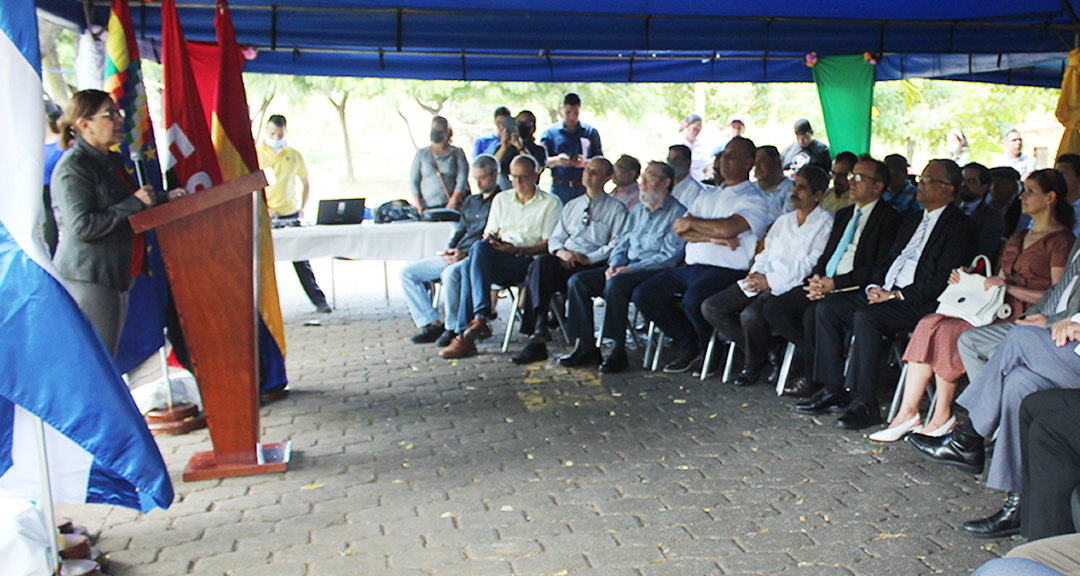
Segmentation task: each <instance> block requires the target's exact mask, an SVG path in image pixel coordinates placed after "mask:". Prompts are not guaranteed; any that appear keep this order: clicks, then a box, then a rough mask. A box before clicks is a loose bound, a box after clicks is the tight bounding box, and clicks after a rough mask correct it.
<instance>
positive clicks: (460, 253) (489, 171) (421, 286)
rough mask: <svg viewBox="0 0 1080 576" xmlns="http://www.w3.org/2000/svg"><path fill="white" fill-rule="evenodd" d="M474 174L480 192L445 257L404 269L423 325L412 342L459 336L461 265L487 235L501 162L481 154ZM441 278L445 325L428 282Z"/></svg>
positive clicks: (468, 201) (404, 285)
mask: <svg viewBox="0 0 1080 576" xmlns="http://www.w3.org/2000/svg"><path fill="white" fill-rule="evenodd" d="M472 174H473V178H474V179H475V180H476V186H477V188H479V189H480V193H479V194H473V195H470V196H468V197H466V198H465V202H464V204H463V205H462V206H461V220H460V221H459V222H458V227H457V230H456V231H454V236H453V237H452V238H450V245H449V246H448V247H447V249H446V251H445V252H443V254H442V255H441V256H436V257H434V258H428V259H427V260H420V261H419V262H413V263H412V264H409V265H408V266H406V267H404V268H402V269H401V289H402V291H403V292H405V302H406V303H408V305H409V314H410V315H412V319H413V322H415V323H416V325H417V326H418V327H420V328H421V330H420V332H419V333H417V334H416V335H415V336H413V337H412V341H413V342H415V343H417V344H428V343H431V342H438V343H440V345H441V346H446V345H447V344H449V343H450V340H451V339H452V338H453V337H454V336H457V331H458V326H457V314H458V296H459V292H460V291H461V285H460V280H461V267H462V266H464V265H465V264H466V262H465V259H466V258H467V257H468V255H469V249H471V248H472V245H473V244H475V243H476V242H477V241H478V240H480V237H481V236H482V235H483V233H484V226H486V225H487V219H488V211H489V210H490V209H491V200H492V199H493V198H494V197H495V195H496V194H498V193H499V187H498V182H497V178H498V175H499V164H498V163H497V162H495V158H493V157H492V156H490V155H483V156H479V157H478V158H477V159H476V160H474V161H473V164H472ZM439 279H441V280H442V285H443V290H442V292H443V298H444V300H445V303H446V305H445V307H444V309H445V310H446V324H445V326H444V325H443V322H442V321H441V320H439V313H438V312H437V311H436V310H435V306H434V305H433V303H432V302H431V298H430V297H429V296H428V291H427V286H425V284H426V283H428V282H433V281H435V280H439Z"/></svg>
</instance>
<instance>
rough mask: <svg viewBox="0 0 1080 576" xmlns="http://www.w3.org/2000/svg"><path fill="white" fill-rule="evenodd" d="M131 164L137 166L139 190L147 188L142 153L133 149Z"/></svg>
mask: <svg viewBox="0 0 1080 576" xmlns="http://www.w3.org/2000/svg"><path fill="white" fill-rule="evenodd" d="M131 162H132V163H133V164H135V177H136V178H137V179H138V181H139V188H142V187H143V186H146V175H145V174H143V165H142V152H140V151H139V150H136V149H134V148H132V149H131Z"/></svg>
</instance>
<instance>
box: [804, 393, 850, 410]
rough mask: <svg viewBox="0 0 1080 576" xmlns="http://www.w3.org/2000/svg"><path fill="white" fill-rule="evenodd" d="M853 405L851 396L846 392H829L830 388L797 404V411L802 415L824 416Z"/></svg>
mask: <svg viewBox="0 0 1080 576" xmlns="http://www.w3.org/2000/svg"><path fill="white" fill-rule="evenodd" d="M848 404H851V395H850V394H848V393H847V391H846V390H843V391H840V392H829V390H828V388H822V389H821V390H818V391H817V392H815V393H814V395H813V396H811V397H809V398H807V399H806V400H804V401H802V402H798V403H796V404H795V411H796V412H799V413H800V414H824V413H826V412H839V411H841V410H843V409H844V408H847V406H848Z"/></svg>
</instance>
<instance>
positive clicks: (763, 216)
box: [634, 136, 769, 373]
mask: <svg viewBox="0 0 1080 576" xmlns="http://www.w3.org/2000/svg"><path fill="white" fill-rule="evenodd" d="M755 151H756V149H755V147H754V143H753V142H752V141H750V140H747V139H746V138H743V137H741V136H736V137H735V138H732V139H731V142H729V143H728V145H727V148H725V149H724V153H723V154H722V155H721V156H720V175H721V177H722V178H723V179H724V182H723V184H722V185H721V186H720V187H719V188H717V189H715V190H710V191H707V192H705V193H703V194H701V195H700V196H698V198H697V200H695V201H694V204H693V205H692V206H690V207H689V208H688V210H687V215H685V216H683V217H681V218H679V219H678V220H676V221H675V226H674V230H675V233H676V234H678V235H679V236H680V237H682V238H683V239H684V240H686V241H687V246H686V265H684V266H679V267H677V268H673V269H671V270H667V271H664V272H661V273H659V274H657V275H655V276H653V277H652V278H649V279H648V280H646V281H645V282H644V283H643V284H642V285H641V286H639V287H638V289H637V290H635V291H634V304H635V305H636V306H637V309H638V310H640V311H641V314H642V315H643V316H645V317H646V318H648V319H649V320H652V321H653V322H655V323H656V326H657V327H658V328H659V329H660V330H661V331H663V333H664V334H665V335H667V336H668V337H670V338H671V339H672V340H674V341H675V346H676V348H677V349H678V350H679V356H678V357H677V358H676V359H675V360H673V361H672V362H670V363H668V364H667V365H666V366H665V367H664V371H665V372H669V373H681V372H686V371H688V370H690V369H691V368H693V367H694V366H695V365H696V364H697V362H698V360H700V359H701V351H702V349H703V348H704V347H705V346H706V345H707V344H708V342H709V338H711V337H712V330H713V329H712V326H711V325H710V324H709V323H708V322H707V321H705V318H704V317H703V316H702V315H701V303H702V302H703V301H704V300H705V299H706V298H708V297H709V296H712V295H713V294H716V293H717V292H719V291H721V290H723V289H725V288H727V287H728V286H730V285H732V284H734V283H735V281H737V280H739V279H740V278H742V277H743V276H745V275H746V271H747V270H749V269H750V261H751V260H752V259H753V257H754V251H755V249H756V247H757V243H758V239H759V238H761V236H762V235H763V234H764V232H765V229H766V228H767V227H768V225H769V221H768V210H767V208H766V205H765V197H764V196H763V195H762V194H761V190H758V187H757V186H755V185H754V184H753V183H752V182H750V168H751V167H753V165H754V155H755Z"/></svg>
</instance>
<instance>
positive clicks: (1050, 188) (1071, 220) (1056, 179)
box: [1027, 168, 1076, 230]
mask: <svg viewBox="0 0 1080 576" xmlns="http://www.w3.org/2000/svg"><path fill="white" fill-rule="evenodd" d="M1027 179H1028V180H1034V181H1035V182H1037V183H1038V184H1039V188H1042V191H1043V193H1044V194H1049V193H1051V192H1054V193H1055V194H1057V198H1056V199H1055V200H1054V208H1053V212H1052V214H1053V216H1054V220H1056V221H1057V223H1058V224H1061V225H1062V226H1065V227H1066V228H1068V229H1069V230H1072V227H1073V224H1076V213H1075V212H1073V207H1072V205H1071V204H1069V186H1068V184H1066V183H1065V177H1064V176H1062V175H1061V174H1060V173H1059V172H1058V171H1057V170H1052V169H1050V168H1045V169H1043V170H1036V171H1034V172H1032V173H1031V176H1028V177H1027Z"/></svg>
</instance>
